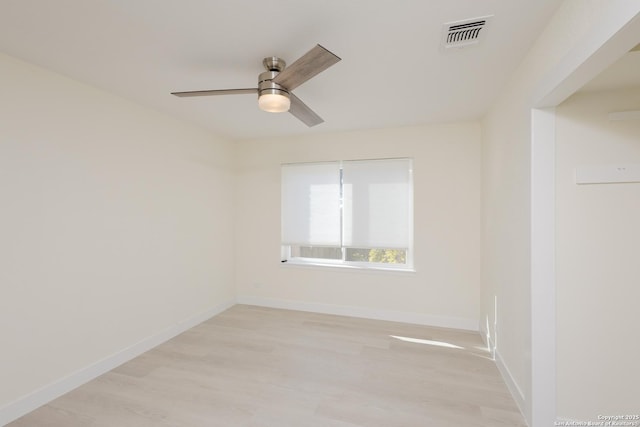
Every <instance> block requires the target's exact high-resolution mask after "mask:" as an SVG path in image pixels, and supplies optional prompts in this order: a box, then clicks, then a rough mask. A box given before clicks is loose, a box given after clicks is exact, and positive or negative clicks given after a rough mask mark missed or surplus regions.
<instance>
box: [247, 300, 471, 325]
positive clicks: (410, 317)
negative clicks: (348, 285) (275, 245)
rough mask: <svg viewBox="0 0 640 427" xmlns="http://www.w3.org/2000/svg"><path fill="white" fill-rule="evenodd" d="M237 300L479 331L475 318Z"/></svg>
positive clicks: (310, 303) (274, 306) (316, 311)
mask: <svg viewBox="0 0 640 427" xmlns="http://www.w3.org/2000/svg"><path fill="white" fill-rule="evenodd" d="M237 302H238V304H247V305H257V306H262V307H271V308H282V309H286V310H299V311H309V312H313V313H323V314H335V315H339V316H351V317H360V318H365V319H375V320H388V321H392V322H402V323H413V324H417V325H426V326H437V327H441V328H452V329H463V330H467V331H474V332H478V331H479V321H478V320H477V319H466V318H460V317H446V316H434V315H427V314H421V313H411V312H404V311H394V310H379V309H374V308H366V307H352V306H343V305H332V304H321V303H314V302H303V301H291V300H283V299H276V298H262V297H252V296H240V297H238V299H237Z"/></svg>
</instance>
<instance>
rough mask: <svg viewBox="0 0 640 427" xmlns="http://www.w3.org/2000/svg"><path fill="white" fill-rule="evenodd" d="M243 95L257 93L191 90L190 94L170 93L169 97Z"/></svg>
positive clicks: (248, 90)
mask: <svg viewBox="0 0 640 427" xmlns="http://www.w3.org/2000/svg"><path fill="white" fill-rule="evenodd" d="M245 93H258V89H257V88H252V89H221V90H193V91H190V92H171V95H175V96H179V97H181V98H187V97H190V96H212V95H241V94H245Z"/></svg>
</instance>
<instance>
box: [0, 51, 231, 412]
mask: <svg viewBox="0 0 640 427" xmlns="http://www.w3.org/2000/svg"><path fill="white" fill-rule="evenodd" d="M0 75H1V76H2V78H0V93H1V94H2V95H1V96H0V337H1V344H0V346H1V350H0V409H2V407H3V406H6V405H9V404H10V403H11V402H13V401H14V400H16V399H20V398H22V397H24V396H25V395H28V394H30V393H32V392H34V391H36V390H38V389H39V388H41V387H45V386H48V385H50V384H52V383H53V382H56V381H59V380H60V379H61V378H65V377H67V376H68V375H71V374H73V373H74V372H77V371H78V370H81V369H82V368H85V367H87V366H89V365H91V364H94V363H96V362H97V361H100V360H101V359H103V358H105V357H109V356H111V355H113V354H115V353H117V352H119V351H122V350H123V349H125V348H128V347H129V346H131V345H135V344H136V343H139V342H140V341H142V340H144V339H147V338H149V337H150V336H154V335H155V334H158V333H160V332H162V331H164V330H166V329H167V328H171V327H174V326H175V325H176V324H177V322H180V321H184V320H187V319H190V318H193V316H198V315H201V314H202V313H206V312H210V311H211V310H213V309H215V308H216V307H220V306H221V305H224V304H227V303H230V302H231V301H233V298H234V288H233V281H234V276H233V275H234V271H233V255H234V254H233V231H232V229H231V227H230V224H231V223H232V221H233V207H232V204H233V193H232V186H233V177H232V173H233V171H232V165H231V161H232V156H231V152H232V146H231V145H229V143H227V142H224V141H222V140H216V139H215V138H213V137H212V136H211V135H210V134H209V133H207V132H205V131H203V130H200V129H198V128H195V127H193V126H191V125H187V124H185V123H182V122H179V121H176V120H174V119H171V118H169V117H166V116H164V115H162V114H159V113H156V112H153V111H150V110H147V109H144V108H142V107H139V106H137V105H135V104H133V103H130V102H128V101H126V100H123V99H121V98H118V97H115V96H112V95H109V94H107V93H104V92H101V91H99V90H96V89H94V88H91V87H89V86H86V85H83V84H80V83H77V82H74V81H72V80H69V79H67V78H64V77H62V76H60V75H57V74H53V73H51V72H48V71H45V70H42V69H39V68H37V67H34V66H31V65H28V64H26V63H23V62H20V61H18V60H15V59H12V58H10V57H8V56H4V55H0ZM0 412H1V411H0ZM0 415H2V414H0ZM1 418H2V417H1V416H0V424H1V423H2V422H1Z"/></svg>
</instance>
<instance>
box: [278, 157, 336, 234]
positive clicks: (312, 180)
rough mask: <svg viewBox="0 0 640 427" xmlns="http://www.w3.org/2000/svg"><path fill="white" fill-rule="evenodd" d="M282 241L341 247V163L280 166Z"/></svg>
mask: <svg viewBox="0 0 640 427" xmlns="http://www.w3.org/2000/svg"><path fill="white" fill-rule="evenodd" d="M281 197H282V198H281V205H282V211H281V212H282V215H281V218H282V243H283V244H286V245H303V246H340V240H341V236H340V235H341V231H340V227H341V225H340V163H337V162H332V163H304V164H289V165H283V166H282V196H281Z"/></svg>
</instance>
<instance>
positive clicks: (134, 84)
mask: <svg viewBox="0 0 640 427" xmlns="http://www.w3.org/2000/svg"><path fill="white" fill-rule="evenodd" d="M560 2H561V1H560V0H393V1H392V0H375V1H374V0H368V1H366V0H323V1H318V0H314V1H311V0H263V1H256V0H233V1H232V0H228V1H227V0H180V1H170V0H56V1H50V0H2V2H1V3H0V50H1V51H3V52H5V53H7V54H9V55H11V56H15V57H18V58H21V59H24V60H26V61H28V62H32V63H34V64H37V65H40V66H43V67H46V68H48V69H51V70H54V71H57V72H59V73H61V74H64V75H67V76H70V77H72V78H74V79H76V80H79V81H82V82H85V83H88V84H90V85H94V86H97V87H99V88H102V89H104V90H107V91H109V92H112V93H115V94H117V95H120V96H122V97H125V98H128V99H131V100H133V101H135V102H138V103H140V104H143V105H146V106H149V107H151V108H154V109H157V110H160V111H163V112H166V113H168V114H170V115H173V116H177V117H181V118H183V119H187V120H190V121H192V122H196V123H199V124H200V125H202V126H204V127H206V128H208V129H210V130H212V131H214V132H216V133H218V134H220V135H224V136H226V137H229V138H232V139H247V138H256V137H263V136H279V135H294V134H302V133H309V132H327V131H347V130H356V129H366V128H381V127H394V126H406V125H417V124H423V123H429V122H443V121H453V120H466V119H476V118H479V117H481V116H482V115H483V114H484V112H485V111H486V110H487V108H488V106H489V105H490V104H491V102H492V100H493V99H494V97H495V96H496V94H497V93H498V92H499V90H500V88H501V87H502V86H503V85H504V84H505V83H506V81H507V79H508V78H509V76H510V75H511V74H512V72H513V71H514V70H515V68H516V67H517V65H518V64H519V62H520V61H521V60H522V58H523V57H524V55H525V54H526V52H527V50H528V49H529V47H530V46H531V44H532V43H533V41H534V40H535V39H536V37H537V36H538V34H539V33H540V32H541V31H542V29H543V28H544V26H545V25H546V23H547V21H548V20H549V18H550V16H551V15H552V14H553V12H554V11H555V9H556V8H557V6H558V5H559V4H560ZM486 15H494V18H493V19H492V21H491V22H490V25H489V27H488V28H487V29H486V31H487V34H486V38H485V39H484V41H483V42H482V44H481V45H479V46H476V47H473V48H467V49H462V50H456V51H448V52H444V51H443V50H441V49H440V48H439V43H440V38H441V31H442V24H443V23H445V22H451V21H457V20H461V19H466V18H475V17H480V16H486ZM317 43H320V44H322V45H323V46H324V47H326V48H327V49H329V50H331V51H332V52H334V53H335V54H336V55H338V56H340V57H341V58H342V61H341V62H339V63H338V64H336V65H334V66H333V67H331V68H329V69H328V70H327V71H325V72H323V73H321V74H319V75H318V76H316V77H315V78H313V79H312V80H310V81H308V82H307V83H305V84H304V85H302V86H300V87H299V88H297V89H296V90H295V93H296V95H297V96H298V97H299V98H301V99H302V100H303V101H304V102H305V103H306V104H307V105H309V106H310V107H311V108H312V109H314V110H315V111H316V112H317V113H318V114H320V116H322V117H323V118H324V119H325V123H323V124H321V125H318V126H316V127H314V128H311V129H309V128H307V127H306V126H305V125H304V124H302V123H301V122H299V121H298V120H296V119H295V118H294V117H293V116H292V115H290V114H271V113H265V112H263V111H260V110H259V109H258V107H257V100H256V98H255V97H254V96H253V95H234V96H224V97H222V96H219V97H199V98H177V97H174V96H172V95H170V94H169V92H172V91H187V90H204V89H226V88H244V87H256V85H257V81H256V80H257V76H258V74H259V73H260V72H261V71H263V68H262V58H263V57H265V56H272V55H275V56H280V57H281V58H283V59H285V60H286V61H287V62H288V63H292V62H293V61H294V60H295V59H297V58H298V57H299V56H301V55H302V54H304V53H305V52H306V51H308V50H309V49H310V48H312V47H313V46H314V45H315V44H317Z"/></svg>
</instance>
